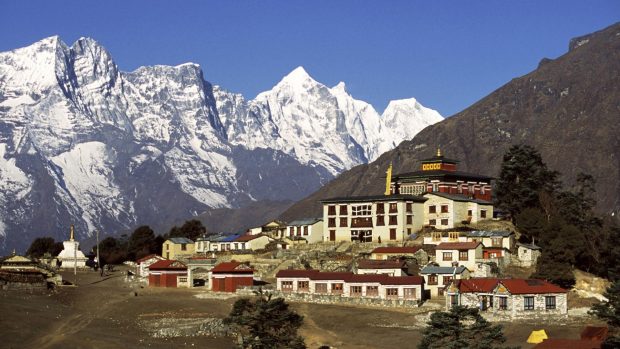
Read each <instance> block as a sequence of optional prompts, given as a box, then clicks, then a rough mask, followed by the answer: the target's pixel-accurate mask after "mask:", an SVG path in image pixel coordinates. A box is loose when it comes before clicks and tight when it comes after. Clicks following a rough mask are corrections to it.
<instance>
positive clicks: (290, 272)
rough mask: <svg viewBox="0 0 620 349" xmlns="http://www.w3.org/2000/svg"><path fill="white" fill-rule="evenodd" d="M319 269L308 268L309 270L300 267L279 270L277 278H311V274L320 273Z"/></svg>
mask: <svg viewBox="0 0 620 349" xmlns="http://www.w3.org/2000/svg"><path fill="white" fill-rule="evenodd" d="M318 272H319V271H318V270H315V269H308V270H300V269H283V270H280V271H278V273H277V274H276V278H304V277H307V278H309V277H310V276H312V275H314V274H316V273H318Z"/></svg>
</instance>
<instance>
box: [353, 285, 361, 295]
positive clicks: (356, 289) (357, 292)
mask: <svg viewBox="0 0 620 349" xmlns="http://www.w3.org/2000/svg"><path fill="white" fill-rule="evenodd" d="M350 289H351V296H361V295H362V286H351V288H350Z"/></svg>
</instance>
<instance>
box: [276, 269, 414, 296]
mask: <svg viewBox="0 0 620 349" xmlns="http://www.w3.org/2000/svg"><path fill="white" fill-rule="evenodd" d="M276 279H277V286H276V287H277V290H278V291H281V292H284V293H287V292H288V293H309V294H324V295H339V296H342V297H363V298H378V299H403V300H420V299H422V297H423V294H424V279H423V278H422V277H420V276H400V277H392V276H388V275H377V274H374V275H373V274H366V275H357V274H353V273H341V272H319V271H318V270H290V269H289V270H280V271H279V272H278V273H277V274H276Z"/></svg>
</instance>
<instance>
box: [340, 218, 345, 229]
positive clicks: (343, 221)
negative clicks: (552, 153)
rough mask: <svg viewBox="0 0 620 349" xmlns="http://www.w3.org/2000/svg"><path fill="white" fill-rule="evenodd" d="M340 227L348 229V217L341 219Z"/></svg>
mask: <svg viewBox="0 0 620 349" xmlns="http://www.w3.org/2000/svg"><path fill="white" fill-rule="evenodd" d="M340 226H341V227H346V226H347V217H341V218H340Z"/></svg>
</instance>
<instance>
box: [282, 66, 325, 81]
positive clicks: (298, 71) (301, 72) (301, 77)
mask: <svg viewBox="0 0 620 349" xmlns="http://www.w3.org/2000/svg"><path fill="white" fill-rule="evenodd" d="M309 80H310V81H312V82H316V80H314V79H313V78H312V77H311V76H310V74H308V72H307V71H306V69H304V67H302V66H299V67H297V68H295V69H293V71H291V72H290V73H288V75H286V76H285V77H284V78H282V80H281V81H280V82H279V83H278V85H281V84H289V85H301V84H303V83H306V82H308V81H309Z"/></svg>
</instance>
